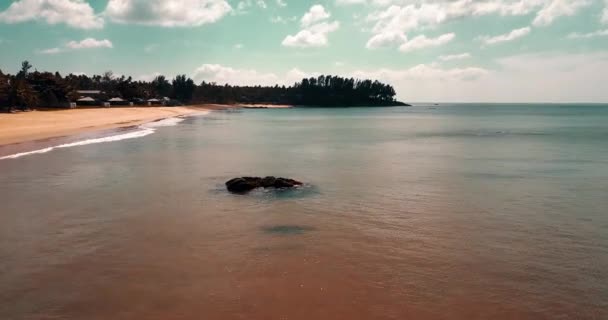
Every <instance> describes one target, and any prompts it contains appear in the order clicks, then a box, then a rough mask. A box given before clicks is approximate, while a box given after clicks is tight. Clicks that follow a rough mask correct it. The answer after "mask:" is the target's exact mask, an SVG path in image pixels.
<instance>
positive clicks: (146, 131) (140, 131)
mask: <svg viewBox="0 0 608 320" xmlns="http://www.w3.org/2000/svg"><path fill="white" fill-rule="evenodd" d="M204 114H206V113H201V115H204ZM182 121H184V118H182V117H175V118H166V119H162V120H158V121H154V122H149V123H145V124H142V125H139V126H138V127H137V130H136V131H132V132H128V133H122V134H117V135H113V136H107V137H101V138H94V139H86V140H81V141H76V142H71V143H65V144H60V145H56V146H51V147H47V148H43V149H38V150H33V151H27V152H21V153H15V154H11V155H8V156H3V157H0V160H6V159H17V158H21V157H25V156H29V155H33V154H42V153H47V152H50V151H53V150H55V149H63V148H72V147H79V146H86V145H89V144H95V143H104V142H115V141H121V140H127V139H135V138H141V137H145V136H147V135H150V134H153V133H154V132H156V128H160V127H170V126H175V125H177V124H178V123H180V122H182Z"/></svg>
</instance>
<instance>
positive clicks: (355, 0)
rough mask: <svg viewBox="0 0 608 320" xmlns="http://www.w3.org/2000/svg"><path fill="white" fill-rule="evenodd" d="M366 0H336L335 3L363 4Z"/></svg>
mask: <svg viewBox="0 0 608 320" xmlns="http://www.w3.org/2000/svg"><path fill="white" fill-rule="evenodd" d="M365 3H367V0H336V4H337V5H339V6H341V5H351V4H365Z"/></svg>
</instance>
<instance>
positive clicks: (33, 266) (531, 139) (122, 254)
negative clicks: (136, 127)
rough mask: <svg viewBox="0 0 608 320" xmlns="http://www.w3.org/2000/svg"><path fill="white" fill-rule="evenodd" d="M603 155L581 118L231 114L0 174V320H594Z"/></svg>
mask: <svg viewBox="0 0 608 320" xmlns="http://www.w3.org/2000/svg"><path fill="white" fill-rule="evenodd" d="M176 124H177V123H176ZM117 133H118V134H123V133H124V132H117ZM105 135H112V133H104V136H105ZM90 138H91V137H87V139H90ZM95 138H99V137H95ZM607 141H608V106H599V105H471V104H469V105H441V106H430V105H429V106H425V105H420V106H415V107H412V108H373V109H365V108H350V109H335V110H331V109H289V110H247V111H242V112H237V113H235V112H232V113H223V112H214V113H212V114H210V115H207V116H205V117H196V118H188V119H186V120H185V121H183V122H181V123H179V124H177V125H175V126H170V127H161V128H155V132H153V133H151V134H148V135H145V136H142V137H139V138H136V139H135V138H134V139H126V140H121V141H114V142H107V143H95V144H86V145H77V146H71V147H66V148H57V149H54V150H51V151H49V152H47V153H43V154H31V155H27V156H23V157H20V158H17V159H5V160H0V204H1V206H2V210H1V211H2V213H1V214H0V301H2V303H0V319H406V318H415V319H573V318H576V319H606V318H608V214H607V211H606V209H607V208H608V197H606V194H608V143H607ZM47 143H48V142H47ZM42 147H49V146H48V145H47V146H42ZM0 152H2V150H0ZM6 152H7V151H6V150H5V151H4V153H0V154H6ZM20 152H22V151H20ZM242 175H259V176H265V175H275V176H286V177H292V178H295V179H298V180H303V181H305V182H307V184H308V185H307V186H306V187H305V188H302V189H299V190H296V191H294V192H270V191H263V190H259V191H255V192H253V193H251V194H249V195H245V196H241V195H231V194H228V193H227V192H225V190H224V187H223V182H224V181H226V180H228V179H229V178H232V177H235V176H242Z"/></svg>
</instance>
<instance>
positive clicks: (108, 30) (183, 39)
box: [0, 0, 608, 103]
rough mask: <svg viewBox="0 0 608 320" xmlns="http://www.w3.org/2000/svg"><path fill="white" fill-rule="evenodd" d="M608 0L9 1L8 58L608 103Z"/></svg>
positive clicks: (403, 93) (461, 95)
mask: <svg viewBox="0 0 608 320" xmlns="http://www.w3.org/2000/svg"><path fill="white" fill-rule="evenodd" d="M607 38H608V0H570V1H565V0H534V1H514V0H480V1H468V0H457V1H447V0H319V1H293V0H173V1H171V2H170V3H168V2H166V1H161V0H147V1H143V0H60V1H50V0H35V1H34V0H11V1H5V2H3V3H2V4H0V50H2V52H3V54H2V55H1V56H0V69H1V70H2V71H4V72H9V73H15V72H16V71H17V70H18V69H19V65H20V62H21V61H22V60H29V61H30V62H31V63H32V64H33V65H34V67H36V68H37V69H38V70H49V71H50V70H57V71H59V72H60V73H61V74H68V73H74V74H77V73H85V74H89V75H90V74H101V73H103V72H104V71H107V70H112V71H114V72H122V73H124V74H130V75H132V77H133V78H134V79H137V80H140V79H141V80H151V79H152V78H153V77H154V76H156V75H158V74H164V75H165V76H167V77H169V78H173V77H175V76H176V75H178V74H185V75H187V76H189V77H191V78H193V79H194V80H195V81H196V82H197V83H200V81H203V80H205V81H208V82H217V83H229V84H232V85H247V84H253V83H255V84H260V85H274V84H275V83H276V84H279V85H289V84H292V83H294V82H295V81H297V80H299V79H301V78H304V77H311V76H317V75H319V74H336V75H340V76H344V77H356V78H368V79H378V80H379V81H382V82H385V83H389V84H391V85H393V86H394V87H395V90H396V91H397V99H398V100H401V101H409V102H412V101H429V100H430V101H438V102H449V101H462V102H469V101H488V102H492V103H494V102H496V103H509V102H539V103H540V102H544V101H551V102H555V103H559V102H572V103H576V102H577V101H589V102H590V103H607V102H608V90H605V84H604V83H605V80H604V78H605V75H604V74H603V72H602V71H606V70H608V41H605V40H606V39H607Z"/></svg>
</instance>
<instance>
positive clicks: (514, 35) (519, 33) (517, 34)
mask: <svg viewBox="0 0 608 320" xmlns="http://www.w3.org/2000/svg"><path fill="white" fill-rule="evenodd" d="M530 31H531V29H530V27H525V28H521V29H515V30H512V31H511V32H509V33H505V34H501V35H498V36H495V37H488V36H482V37H479V39H480V40H481V41H483V43H484V44H486V45H493V44H497V43H501V42H507V41H513V40H515V39H519V38H521V37H525V36H526V35H528V34H529V33H530Z"/></svg>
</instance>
